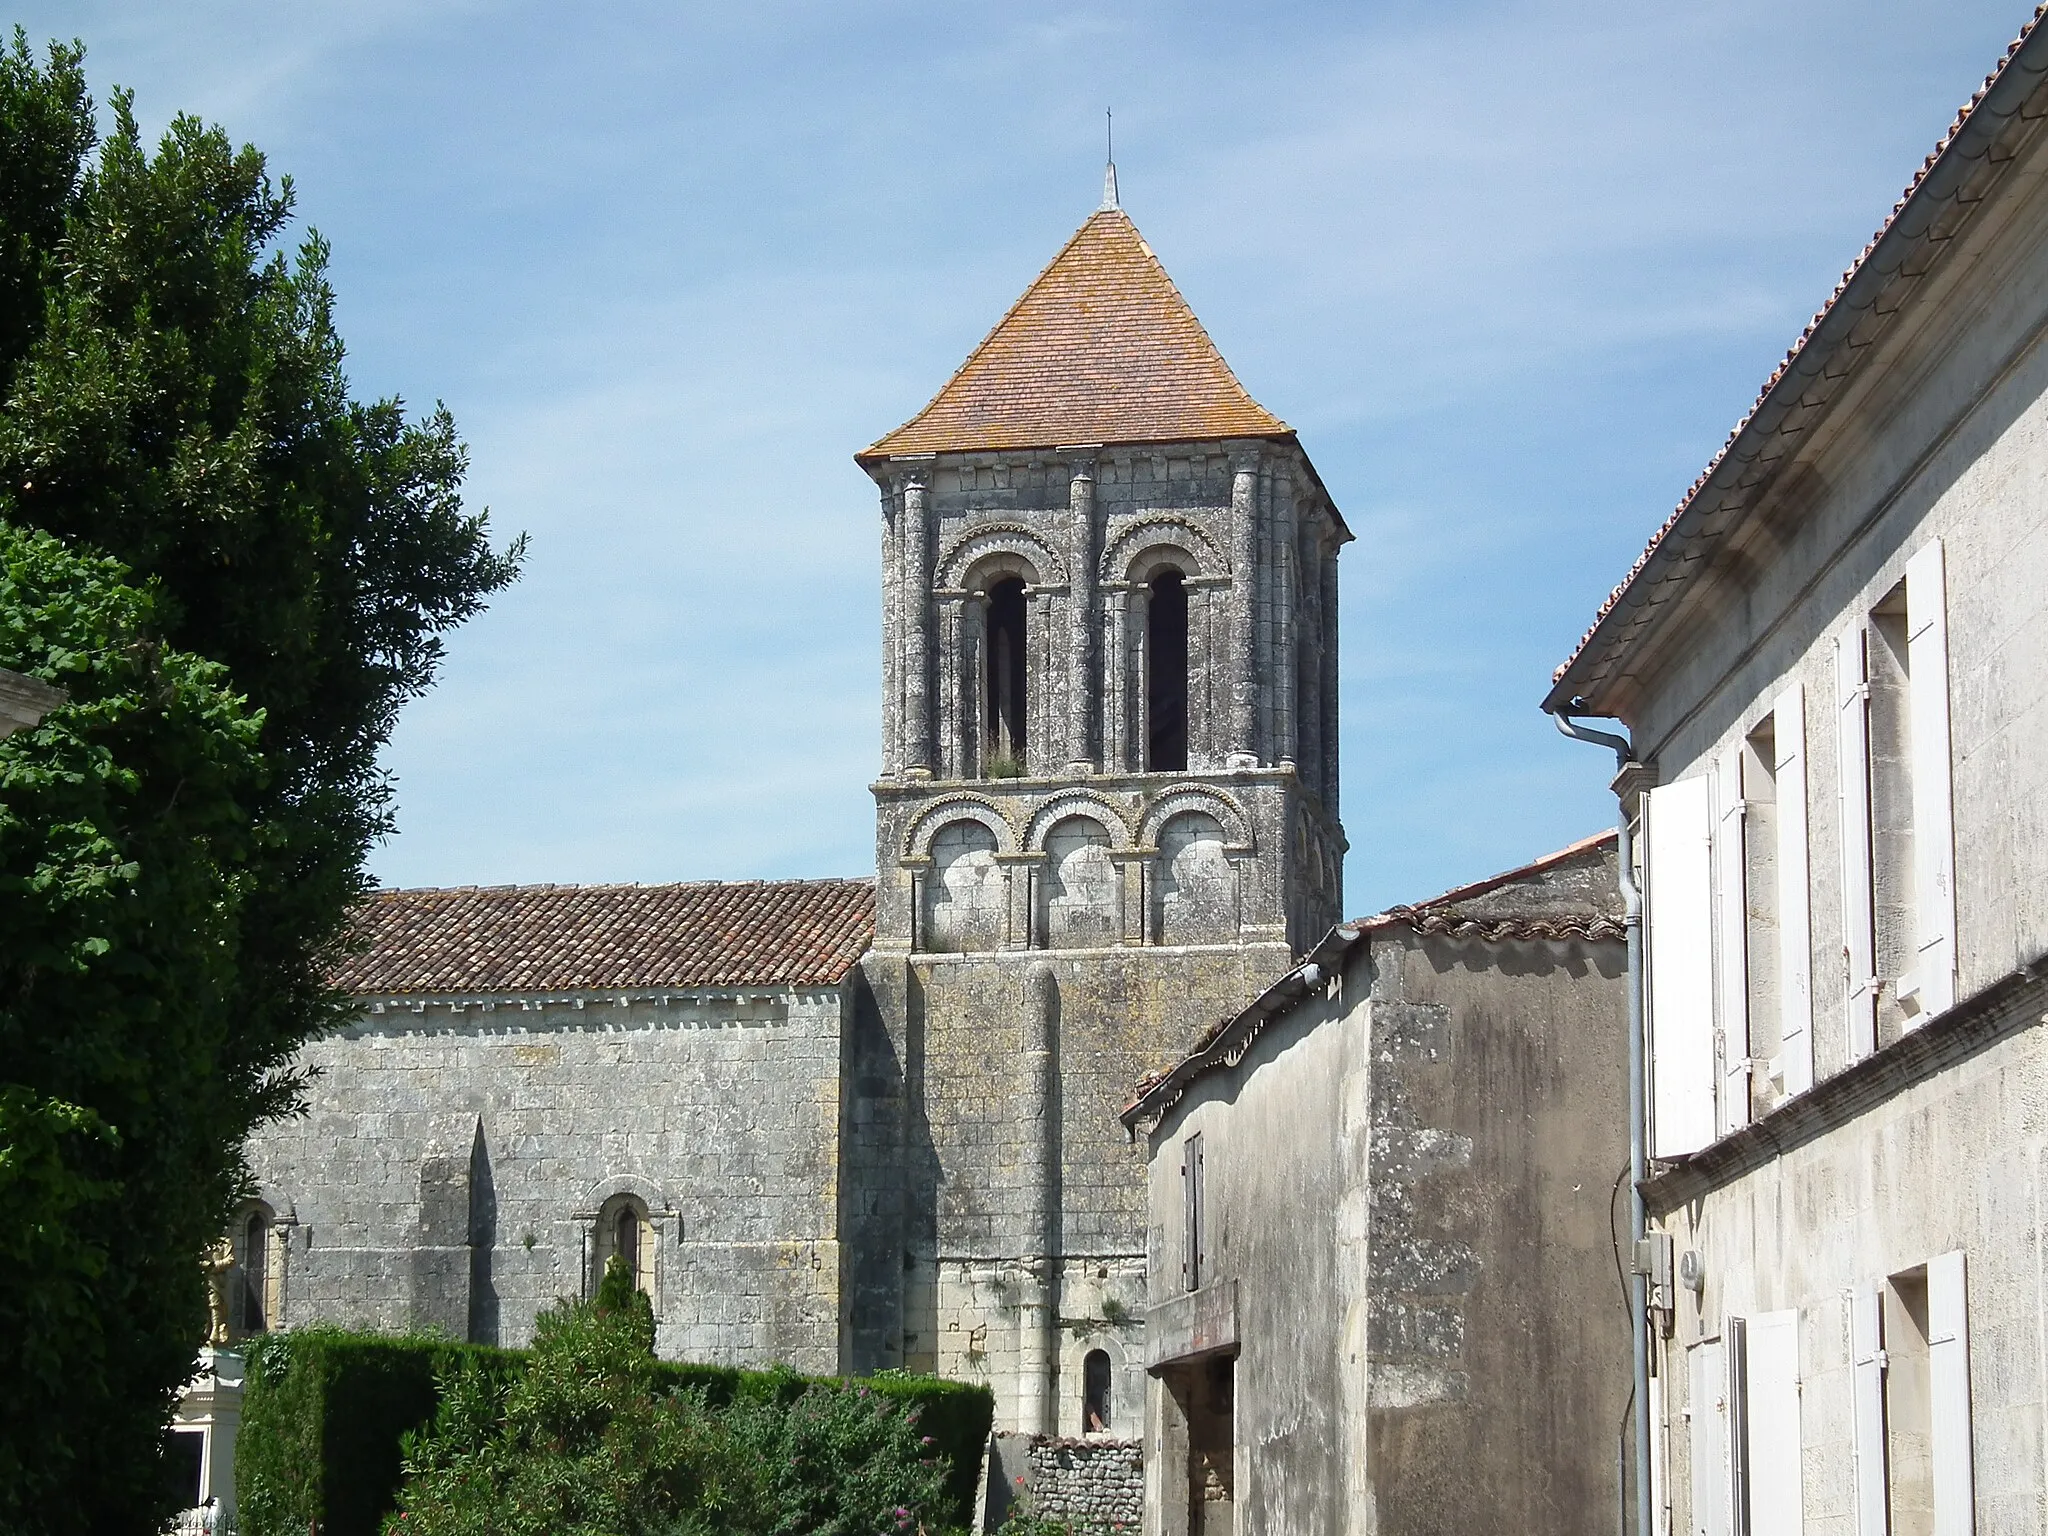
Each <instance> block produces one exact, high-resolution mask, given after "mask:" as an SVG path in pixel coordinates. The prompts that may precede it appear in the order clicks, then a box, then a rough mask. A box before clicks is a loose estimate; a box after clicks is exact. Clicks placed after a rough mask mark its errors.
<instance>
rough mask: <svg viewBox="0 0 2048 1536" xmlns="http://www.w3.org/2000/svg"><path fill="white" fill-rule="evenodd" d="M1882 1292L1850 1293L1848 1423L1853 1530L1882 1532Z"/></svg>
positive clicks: (1866, 1535) (1865, 1535)
mask: <svg viewBox="0 0 2048 1536" xmlns="http://www.w3.org/2000/svg"><path fill="white" fill-rule="evenodd" d="M1882 1316H1883V1297H1882V1294H1881V1293H1880V1292H1879V1291H1878V1289H1877V1288H1876V1287H1875V1286H1860V1287H1858V1288H1857V1289H1855V1290H1853V1291H1851V1292H1850V1293H1849V1361H1850V1405H1849V1406H1850V1409H1851V1424H1852V1430H1853V1434H1854V1439H1855V1447H1856V1536H1886V1513H1885V1508H1886V1501H1885V1461H1884V1456H1885V1451H1884V1331H1883V1324H1882V1322H1881V1321H1880V1319H1881V1318H1882Z"/></svg>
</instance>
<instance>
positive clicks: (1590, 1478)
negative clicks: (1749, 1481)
mask: <svg viewBox="0 0 2048 1536" xmlns="http://www.w3.org/2000/svg"><path fill="white" fill-rule="evenodd" d="M1614 874H1615V864H1614V838H1613V836H1612V835H1611V834H1610V835H1608V836H1605V837H1602V838H1597V839H1593V840H1590V841H1589V842H1587V843H1583V844H1579V845H1577V846H1575V847H1573V848H1569V849H1566V850H1564V851H1563V852H1562V853H1559V854H1554V855H1552V856H1551V857H1549V858H1547V859H1544V860H1540V861H1538V862H1537V863H1535V864H1533V865H1530V866H1527V867H1525V868H1523V869H1520V870H1516V871H1512V872H1510V873H1509V874H1507V875H1503V876H1499V877H1497V878H1495V879H1493V880H1490V881H1484V882H1481V883H1479V884H1477V885H1473V886H1466V887H1463V888H1461V889H1459V890H1456V891H1451V892H1447V893H1446V894H1445V895H1443V896H1441V897H1438V898H1436V899H1434V900H1432V901H1430V902H1427V903H1425V904H1423V905H1421V906H1418V907H1411V908H1396V909H1394V910H1393V911H1391V912H1387V913H1384V914H1382V915H1381V916H1379V917H1375V918H1368V919H1365V920H1364V921H1362V922H1358V923H1349V924H1345V925H1344V926H1342V927H1339V928H1337V929H1336V930H1334V931H1333V932H1332V933H1331V934H1330V935H1329V937H1328V938H1326V939H1325V940H1324V941H1323V942H1322V943H1321V944H1319V945H1317V946H1316V947H1315V949H1314V950H1313V951H1312V952H1311V953H1310V955H1309V957H1308V959H1307V960H1306V961H1305V962H1304V964H1303V965H1302V966H1301V967H1299V968H1298V969H1297V970H1295V971H1292V972H1290V973H1288V974H1287V975H1286V976H1284V977H1282V978H1281V979H1280V980H1279V981H1278V982H1276V983H1275V984H1274V985H1273V986H1272V987H1271V988H1270V989H1268V991H1267V992H1265V993H1264V994H1263V995H1262V996H1261V997H1259V998H1258V999H1257V1000H1256V1001H1255V1002H1254V1003H1253V1004H1252V1005H1251V1006H1250V1007H1249V1008H1247V1009H1246V1010H1245V1011H1244V1012H1243V1013H1242V1014H1240V1015H1239V1016H1238V1017H1237V1018H1235V1019H1233V1020H1231V1021H1230V1022H1229V1023H1228V1024H1227V1025H1226V1026H1225V1027H1224V1028H1222V1029H1221V1030H1220V1031H1218V1033H1217V1034H1216V1036H1215V1038H1214V1039H1213V1040H1211V1041H1209V1042H1207V1043H1206V1044H1205V1045H1204V1047H1203V1048H1202V1049H1201V1050H1199V1051H1197V1052H1194V1053H1192V1054H1191V1055H1190V1056H1189V1057H1188V1058H1187V1059H1186V1060H1184V1061H1183V1062H1181V1063H1180V1064H1179V1065H1177V1066H1176V1067H1175V1068H1174V1069H1173V1070H1172V1071H1170V1072H1168V1073H1165V1074H1162V1075H1161V1076H1160V1077H1159V1078H1158V1079H1157V1080H1155V1081H1154V1082H1152V1083H1151V1084H1149V1085H1148V1086H1147V1087H1146V1089H1145V1091H1144V1092H1143V1093H1142V1094H1141V1095H1140V1096H1139V1097H1138V1099H1137V1100H1136V1102H1135V1103H1133V1104H1132V1105H1131V1107H1130V1108H1129V1110H1128V1111H1127V1112H1126V1116H1125V1118H1126V1123H1128V1124H1129V1125H1131V1126H1132V1128H1133V1129H1134V1130H1136V1131H1139V1132H1141V1133H1143V1134H1144V1135H1145V1137H1146V1141H1147V1145H1148V1149H1149V1171H1150V1209H1149V1237H1150V1254H1151V1258H1150V1271H1149V1278H1150V1297H1149V1305H1148V1308H1147V1312H1146V1336H1145V1353H1146V1363H1147V1365H1148V1367H1149V1369H1150V1370H1151V1372H1152V1373H1153V1379H1152V1382H1151V1387H1150V1391H1149V1394H1148V1400H1147V1404H1146V1417H1145V1451H1146V1458H1145V1461H1146V1464H1145V1477H1146V1529H1147V1530H1149V1531H1153V1532H1165V1533H1175V1532H1183V1531H1189V1532H1195V1533H1198V1536H1199V1533H1213V1532H1216V1531H1219V1530H1220V1531H1228V1532H1235V1533H1238V1536H1267V1533H1271V1536H1367V1533H1373V1536H1411V1533H1412V1536H1434V1533H1437V1532H1443V1531H1513V1532H1518V1533H1529V1536H1579V1533H1582V1532H1585V1531H1588V1530H1600V1529H1612V1528H1613V1524H1614V1513H1615V1511H1616V1508H1617V1493H1618V1490H1617V1488H1616V1482H1615V1470H1614V1466H1615V1445H1614V1438H1613V1437H1614V1432H1615V1427H1616V1425H1617V1424H1618V1423H1619V1420H1620V1416H1621V1413H1622V1409H1623V1405H1624V1403H1625V1402H1626V1401H1627V1398H1628V1389H1629V1354H1628V1333H1627V1329H1626V1327H1625V1326H1624V1321H1625V1319H1624V1314H1623V1312H1622V1309H1621V1307H1620V1305H1619V1291H1618V1286H1617V1283H1616V1266H1617V1263H1618V1262H1619V1259H1618V1256H1617V1253H1616V1250H1615V1248H1614V1246H1613V1244H1612V1241H1611V1238H1610V1229H1609V1225H1608V1220H1609V1208H1610V1200H1611V1198H1612V1197H1613V1195H1614V1193H1615V1175H1616V1173H1617V1171H1619V1170H1623V1169H1625V1168H1626V1167H1627V1136H1626V1127H1627V1118H1626V1114H1625V1112H1624V1105H1625V1099H1626V1091H1627V1081H1628V1079H1627V1070H1626V1060H1627V1053H1626V1028H1625V1024H1626V1008H1625V1000H1626V981H1625V976H1626V958H1625V949H1624V945H1623V941H1622V927H1621V924H1620V923H1619V922H1618V921H1617V920H1616V907H1617V906H1618V900H1617V897H1616V894H1615V887H1614Z"/></svg>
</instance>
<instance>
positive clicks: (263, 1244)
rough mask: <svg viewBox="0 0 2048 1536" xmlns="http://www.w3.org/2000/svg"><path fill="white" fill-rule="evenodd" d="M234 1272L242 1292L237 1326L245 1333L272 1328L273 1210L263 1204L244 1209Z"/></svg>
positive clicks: (237, 1227)
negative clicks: (271, 1226) (271, 1256)
mask: <svg viewBox="0 0 2048 1536" xmlns="http://www.w3.org/2000/svg"><path fill="white" fill-rule="evenodd" d="M235 1271H236V1275H237V1277H238V1280H239V1285H238V1287H237V1288H238V1289H239V1290H240V1292H241V1306H240V1308H239V1312H240V1316H238V1317H237V1318H236V1319H235V1326H236V1328H237V1329H239V1330H240V1331H241V1332H243V1333H266V1332H268V1331H269V1328H270V1212H269V1211H267V1210H265V1209H264V1208H263V1207H262V1206H260V1205H252V1206H250V1207H248V1208H247V1209H246V1210H245V1211H243V1213H242V1215H241V1217H240V1219H239V1220H238V1221H237V1223H236V1229H235Z"/></svg>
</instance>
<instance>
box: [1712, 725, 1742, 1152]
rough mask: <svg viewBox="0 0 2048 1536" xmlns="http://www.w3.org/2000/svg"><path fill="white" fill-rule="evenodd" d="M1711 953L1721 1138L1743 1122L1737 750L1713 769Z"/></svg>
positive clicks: (1739, 759)
mask: <svg viewBox="0 0 2048 1536" xmlns="http://www.w3.org/2000/svg"><path fill="white" fill-rule="evenodd" d="M1714 784H1715V793H1714V798H1715V820H1714V954H1715V958H1716V961H1717V962H1718V963H1717V966H1716V969H1717V971H1718V972H1719V975H1718V985H1717V988H1716V992H1717V994H1718V1004H1719V1006H1718V1007H1717V1008H1716V1010H1715V1013H1716V1016H1717V1019H1718V1021H1719V1024H1720V1040H1721V1105H1720V1109H1721V1113H1720V1120H1719V1124H1718V1126H1717V1129H1718V1131H1719V1133H1720V1134H1721V1135H1723V1136H1726V1135H1727V1134H1728V1133H1729V1132H1730V1131H1738V1130H1740V1129H1742V1127H1743V1126H1745V1125H1747V1124H1749V921H1748V919H1749V881H1748V873H1747V870H1746V868H1745V866H1746V864H1747V862H1748V860H1747V853H1746V848H1745V844H1746V839H1745V838H1744V836H1743V822H1744V819H1745V818H1746V817H1747V816H1748V814H1749V804H1748V802H1747V801H1746V800H1745V799H1744V798H1743V795H1742V747H1741V745H1740V744H1739V743H1738V744H1737V745H1735V746H1732V747H1730V748H1729V749H1728V750H1727V751H1726V752H1723V753H1722V754H1721V756H1720V758H1719V760H1718V761H1717V762H1716V763H1715V765H1714Z"/></svg>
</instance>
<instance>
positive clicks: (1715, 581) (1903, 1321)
mask: <svg viewBox="0 0 2048 1536" xmlns="http://www.w3.org/2000/svg"><path fill="white" fill-rule="evenodd" d="M2044 125H2048V36H2044V35H2043V34H2042V33H2041V32H2040V31H2038V30H2035V29H2032V28H2030V29H2029V31H2028V32H2027V33H2025V34H2023V35H2022V39H2021V41H2020V42H2018V43H2017V44H2015V45H2014V47H2013V49H2012V50H2011V51H2009V53H2008V54H2007V56H2006V58H2005V59H2004V60H2003V61H2002V63H2001V64H2000V66H1999V68H1998V70H1997V71H1996V72H1995V73H1994V74H1993V75H1992V77H1991V78H1990V79H1989V80H1988V81H1987V82H1986V84H1985V87H1984V88H1983V90H1981V91H1980V92H1979V93H1978V95H1977V96H1976V97H1974V98H1973V99H1972V102H1971V104H1970V106H1969V107H1968V108H1967V109H1966V110H1965V112H1964V114H1963V116H1962V117H1961V118H1960V119H1959V120H1958V122H1957V124H1956V126H1955V127H1954V129H1952V131H1951V132H1950V134H1949V136H1948V137H1947V138H1946V139H1945V140H1944V141H1943V143H1942V145H1941V146H1940V148H1939V149H1938V150H1937V152H1936V153H1935V154H1934V155H1932V156H1930V157H1929V159H1928V161H1927V163H1926V165H1925V166H1924V167H1923V168H1922V170H1921V172H1920V174H1919V175H1918V177H1917V178H1916V179H1915V181H1914V183H1913V185H1912V186H1911V187H1910V188H1909V190H1908V193H1907V195H1906V197H1905V198H1904V199H1903V200H1902V201H1901V202H1900V204H1899V206H1898V208H1897V209H1896V211H1895V212H1894V214H1893V216H1892V218H1891V219H1890V221H1889V222H1888V223H1887V225H1886V226H1885V228H1884V229H1883V230H1882V231H1881V232H1880V234H1879V235H1878V237H1877V238H1876V240H1875V241H1873V243H1872V244H1871V245H1870V246H1869V247H1868V248H1867V249H1866V251H1865V252H1864V254H1863V255H1862V256H1861V257H1860V258H1859V259H1858V261H1857V263H1856V265H1855V266H1854V267H1853V268H1852V269H1851V271H1850V273H1849V275H1848V276H1847V277H1846V278H1845V279H1844V281H1843V283H1842V285H1841V287H1840V288H1839V289H1838V290H1837V292H1836V294H1835V296H1834V297H1833V299H1832V300H1831V301H1830V302H1829V304H1828V306H1827V307H1826V308H1825V309H1824V310H1823V311H1822V313H1821V314H1820V315H1819V316H1818V317H1816V319H1815V321H1814V323H1813V325H1812V326H1811V327H1810V328H1809V330H1808V331H1807V333H1806V335H1805V336H1804V337H1803V338H1802V339H1801V341H1800V343H1799V345H1798V346H1797V347H1796V348H1795V349H1794V350H1793V352H1792V353H1791V354H1790V355H1789V356H1788V357H1787V359H1786V361H1785V363H1784V365H1783V366H1782V367H1781V368H1780V369H1779V370H1778V372H1777V374H1776V375H1775V376H1774V377H1773V378H1772V380H1771V381H1770V383H1769V385H1768V386H1767V387H1766V389H1765V391H1764V393H1763V395H1762V397H1761V398H1760V400H1759V401H1758V403H1757V405H1756V406H1755V408H1754V409H1753V410H1752V412H1751V414H1750V415H1749V417H1748V418H1747V419H1746V421H1745V422H1744V423H1743V425H1742V426H1741V427H1740V428H1739V429H1738V430H1737V432H1736V433H1735V434H1734V435H1733V436H1732V437H1731V438H1730V440H1729V442H1728V444H1727V446H1726V447H1725V448H1724V449H1723V451H1722V453H1721V454H1720V456H1719V457H1718V458H1717V459H1716V460H1715V461H1714V463H1713V464H1712V465H1710V466H1709V468H1708V470H1707V472H1706V473H1705V474H1704V475H1703V476H1702V477H1701V478H1700V480H1699V481H1698V482H1697V484H1696V485H1695V487H1694V489H1693V490H1692V491H1691V492H1690V493H1689V494H1688V495H1687V497H1686V498H1685V500H1684V502H1683V503H1682V504H1681V506H1680V507H1679V509H1678V511H1677V512H1676V513H1675V514H1674V516H1673V517H1672V518H1671V520H1670V521H1669V522H1668V523H1667V524H1666V525H1665V527H1664V528H1663V530H1662V531H1661V532H1660V533H1659V534H1658V536H1657V538H1656V539H1655V540H1654V541H1653V542H1652V544H1651V546H1650V548H1649V550H1648V551H1647V552H1646V554H1645V555H1644V557H1643V559H1642V561H1641V562H1640V563H1639V564H1638V566H1637V568H1636V570H1635V571H1634V572H1633V573H1632V574H1631V575H1630V577H1629V578H1628V580H1627V582H1626V583H1625V584H1624V585H1623V586H1622V587H1621V588H1619V589H1618V590H1617V592H1616V594H1615V596H1614V598H1613V599H1611V600H1610V602H1609V604H1608V605H1607V607H1606V608H1605V609H1604V610H1603V612H1602V614H1601V615H1600V618H1599V620H1598V623H1597V624H1596V626H1595V627H1594V629H1593V630H1592V632H1591V633H1590V634H1589V635H1588V636H1587V638H1586V640H1585V641H1584V642H1583V643H1582V644H1581V645H1580V647H1579V649H1578V650H1577V652H1576V653H1575V654H1574V655H1573V656H1572V658H1571V659H1570V661H1569V662H1567V664H1566V665H1565V666H1564V667H1563V668H1562V669H1561V670H1560V672H1559V674H1558V676H1557V679H1556V683H1555V686H1554V688H1553V689H1552V691H1551V694H1550V696H1549V698H1548V700H1547V702H1546V705H1545V707H1546V708H1548V709H1550V710H1552V711H1553V712H1556V713H1559V714H1561V715H1565V716H1572V715H1592V716H1608V717H1613V718H1616V719H1619V720H1621V721H1622V722H1624V723H1625V724H1626V726H1627V727H1628V730H1629V733H1630V736H1631V737H1632V742H1633V747H1632V753H1633V757H1634V759H1635V761H1634V762H1633V763H1632V764H1630V765H1629V766H1628V767H1626V768H1625V769H1624V770H1623V772H1622V774H1621V776H1620V778H1619V779H1617V781H1616V789H1617V792H1618V794H1619V796H1620V798H1621V802H1622V812H1623V815H1624V817H1625V819H1626V820H1627V821H1628V822H1629V824H1630V826H1631V830H1632V832H1633V834H1634V842H1635V846H1636V850H1637V855H1638V859H1637V862H1638V865H1639V878H1640V880H1641V883H1642V885H1643V887H1644V895H1645V901H1646V913H1645V923H1646V951H1647V952H1646V959H1645V967H1646V977H1645V985H1644V992H1643V1001H1644V1004H1645V1008H1646V1012H1647V1021H1648V1022H1647V1028H1648V1070H1647V1078H1646V1082H1645V1085H1644V1091H1645V1095H1646V1099H1647V1136H1648V1152H1649V1154H1650V1158H1651V1161H1650V1164H1649V1169H1648V1173H1649V1176H1648V1177H1647V1179H1646V1180H1645V1182H1644V1183H1643V1185H1642V1196H1643V1199H1644V1202H1645V1205H1646V1207H1647V1213H1648V1218H1649V1222H1650V1226H1651V1238H1650V1242H1649V1244H1647V1245H1646V1249H1647V1252H1646V1255H1645V1259H1646V1266H1645V1267H1646V1268H1647V1270H1648V1271H1649V1273H1650V1279H1651V1281H1652V1284H1653V1290H1652V1293H1651V1295H1650V1297H1649V1302H1650V1307H1649V1333H1650V1338H1649V1349H1650V1355H1651V1365H1652V1367H1653V1370H1654V1375H1653V1377H1652V1380H1651V1383H1650V1385H1651V1391H1650V1395H1649V1414H1648V1417H1649V1419H1650V1424H1649V1433H1648V1436H1647V1437H1646V1444H1645V1447H1644V1449H1645V1460H1646V1462H1647V1464H1648V1482H1647V1488H1646V1492H1647V1493H1648V1495H1649V1503H1650V1505H1651V1523H1652V1525H1653V1527H1654V1528H1655V1529H1656V1530H1659V1531H1664V1530H1669V1531H1673V1532H1677V1531H1687V1532H1695V1533H1699V1536H1729V1533H1734V1532H1745V1533H1753V1536H1794V1533H1809V1536H1832V1533H1840V1536H1849V1533H1855V1536H1887V1533H1888V1536H1908V1533H1935V1536H1961V1533H1964V1532H1971V1531H1975V1532H1981V1533H1986V1536H1989V1533H1993V1532H1998V1533H2004V1532H2017V1531H2022V1530H2024V1531H2038V1530H2039V1529H2040V1528H2041V1522H2042V1511H2043V1509H2044V1508H2048V1470H2044V1469H2048V1440H2044V1437H2048V1359H2044V1356H2043V1354H2042V1350H2041V1342H2040V1341H2041V1339H2042V1337H2043V1330H2044V1328H2048V1284H2044V1280H2043V1271H2042V1267H2041V1264H2040V1249H2041V1238H2042V1222H2041V1208H2042V1200H2043V1197H2044V1194H2048V1181H2044V1172H2048V1129H2044V1124H2043V1118H2042V1113H2041V1099H2042V1095H2041V1084H2042V1083H2043V1081H2044V1073H2048V1034H2044V1031H2043V1026H2042V1020H2043V1017H2044V1009H2048V974H2044V972H2048V900H2044V893H2048V767H2044V765H2048V515H2044V510H2043V508H2044V502H2043V486H2044V484H2048V349H2044V347H2043V344H2042V343H2043V338H2044V335H2048V133H2044V131H2043V128H2044ZM1661 1241H1668V1243H1669V1245H1670V1247H1669V1249H1668V1250H1666V1251H1667V1252H1668V1253H1670V1254H1671V1255H1673V1259H1672V1261H1671V1262H1670V1263H1669V1264H1668V1266H1667V1264H1666V1263H1665V1262H1664V1261H1661V1260H1660V1259H1659V1258H1658V1253H1657V1250H1658V1247H1659V1245H1660V1242H1661Z"/></svg>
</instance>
